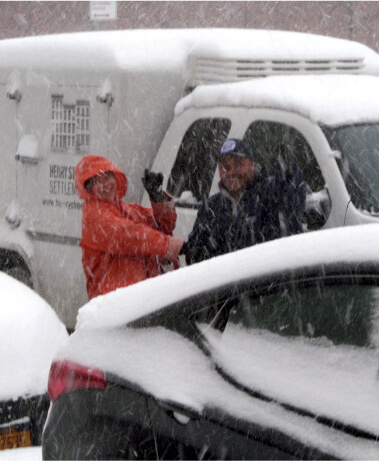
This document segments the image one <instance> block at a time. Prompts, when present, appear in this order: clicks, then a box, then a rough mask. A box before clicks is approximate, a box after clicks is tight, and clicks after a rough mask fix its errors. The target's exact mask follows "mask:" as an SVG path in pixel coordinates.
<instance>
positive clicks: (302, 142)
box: [244, 120, 331, 230]
mask: <svg viewBox="0 0 379 461" xmlns="http://www.w3.org/2000/svg"><path fill="white" fill-rule="evenodd" d="M244 139H245V141H246V142H248V143H249V144H250V145H251V147H252V149H253V152H254V158H255V161H256V163H258V164H260V165H261V167H262V171H263V174H264V175H269V176H271V175H275V173H277V171H278V168H279V164H278V155H279V153H280V154H281V156H282V157H283V159H284V160H285V161H286V162H290V161H291V160H292V161H293V160H295V161H296V163H297V164H298V165H299V167H300V168H301V169H302V170H303V174H304V179H305V181H306V183H307V186H308V193H307V205H306V212H305V216H304V227H305V228H306V229H309V230H314V229H320V228H321V227H322V226H323V225H324V224H325V222H326V220H327V219H328V217H329V214H330V209H331V204H330V198H329V194H328V191H327V189H326V186H325V180H324V177H323V175H322V172H321V169H320V167H319V165H318V163H317V160H316V157H315V156H314V154H313V152H312V149H311V147H310V145H309V144H308V142H307V141H306V139H305V138H304V136H303V135H302V134H301V133H300V132H299V131H297V130H296V129H295V128H293V127H290V126H288V125H285V124H282V123H277V122H269V121H262V120H259V121H256V122H254V123H252V124H251V125H250V126H249V128H248V130H247V131H246V133H245V137H244Z"/></svg>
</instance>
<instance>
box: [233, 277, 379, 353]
mask: <svg viewBox="0 0 379 461" xmlns="http://www.w3.org/2000/svg"><path fill="white" fill-rule="evenodd" d="M229 302H232V301H229ZM228 322H231V323H234V324H239V325H243V326H244V327H246V328H248V329H251V328H254V329H266V330H269V331H271V332H273V333H277V334H279V335H281V336H291V337H296V336H302V337H309V338H323V339H325V340H327V341H332V342H333V343H334V344H348V345H353V346H362V347H378V346H379V338H378V334H379V288H378V287H377V286H371V285H366V284H356V283H353V284H349V283H346V282H344V283H340V282H339V281H337V283H336V280H335V279H327V280H326V279H323V280H314V281H307V282H306V283H304V282H302V283H300V284H297V283H295V284H293V283H292V284H284V285H281V286H280V287H279V288H276V289H275V291H273V292H271V290H268V291H267V292H266V293H257V292H256V291H255V290H254V289H250V290H246V291H244V292H242V293H241V294H240V295H238V296H237V297H236V298H234V299H233V307H232V308H231V309H230V315H229V319H228Z"/></svg>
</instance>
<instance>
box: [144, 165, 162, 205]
mask: <svg viewBox="0 0 379 461" xmlns="http://www.w3.org/2000/svg"><path fill="white" fill-rule="evenodd" d="M141 180H142V183H143V186H144V188H145V190H146V192H147V193H148V194H149V197H150V200H151V201H152V202H163V201H165V200H166V197H165V195H164V194H163V191H162V183H163V174H162V173H154V172H152V171H149V170H148V169H146V170H145V176H144V177H143V178H141Z"/></svg>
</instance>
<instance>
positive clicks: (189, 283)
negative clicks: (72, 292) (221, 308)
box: [76, 224, 379, 329]
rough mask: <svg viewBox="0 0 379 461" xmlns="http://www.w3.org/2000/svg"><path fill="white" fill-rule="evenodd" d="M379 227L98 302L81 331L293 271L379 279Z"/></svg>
mask: <svg viewBox="0 0 379 461" xmlns="http://www.w3.org/2000/svg"><path fill="white" fill-rule="evenodd" d="M378 235H379V224H365V225H358V226H351V227H343V228H335V229H329V230H322V231H315V232H309V233H304V234H301V235H296V236H291V237H285V238H281V239H277V240H274V241H271V242H266V243H263V244H259V245H255V246H253V247H250V248H246V249H244V250H239V251H237V252H234V253H229V254H227V255H223V256H218V257H215V258H212V259H210V260H208V261H204V262H201V263H198V264H194V265H192V266H189V267H184V268H181V269H179V270H176V271H172V272H169V273H167V274H164V275H162V276H159V277H155V278H152V279H148V280H145V281H143V282H140V283H137V284H135V285H131V286H129V287H126V288H120V289H118V290H116V291H114V292H111V293H108V294H106V295H103V296H98V297H96V298H94V299H92V300H91V301H89V302H88V303H87V304H86V305H84V306H83V307H82V308H81V309H80V310H79V313H78V318H77V325H76V329H98V328H115V327H120V326H123V325H126V324H129V323H131V322H134V321H136V320H138V319H141V318H143V317H145V316H148V315H150V314H151V313H153V312H155V311H157V310H159V309H162V308H164V307H167V306H170V305H172V304H174V303H177V302H180V301H183V300H185V299H187V298H191V297H193V296H195V295H197V294H201V293H207V292H209V291H212V290H216V289H218V288H221V287H224V286H227V285H230V284H233V283H236V282H239V281H243V280H254V279H259V278H262V277H264V276H268V275H269V274H272V273H274V274H276V273H282V272H284V271H288V270H294V271H295V270H299V269H301V268H307V267H312V266H313V267H314V266H320V265H322V266H325V267H327V266H328V265H339V266H341V265H346V266H349V267H351V266H356V265H365V264H369V265H370V266H372V267H373V271H374V272H375V273H379V246H378V244H377V243H378Z"/></svg>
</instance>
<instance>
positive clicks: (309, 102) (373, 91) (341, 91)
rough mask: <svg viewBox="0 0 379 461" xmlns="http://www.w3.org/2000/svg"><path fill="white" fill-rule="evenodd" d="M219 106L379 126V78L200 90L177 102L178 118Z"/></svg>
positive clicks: (298, 79)
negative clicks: (270, 110)
mask: <svg viewBox="0 0 379 461" xmlns="http://www.w3.org/2000/svg"><path fill="white" fill-rule="evenodd" d="M216 106H218V107H220V106H229V107H244V108H270V109H281V110H286V111H292V112H296V113H298V114H301V115H304V116H305V117H308V118H309V119H310V120H312V121H313V122H315V123H319V124H325V125H340V124H350V123H354V122H358V121H359V122H360V123H363V122H370V121H376V122H379V77H375V76H370V75H365V76H363V75H359V76H358V75H291V76H270V77H266V78H256V79H253V80H248V81H245V82H238V83H228V84H223V85H209V86H201V87H198V88H196V89H195V90H194V91H193V92H192V93H191V94H189V95H188V96H186V97H185V98H183V99H181V100H180V101H179V102H178V104H177V105H176V108H175V114H176V115H180V114H181V113H182V112H184V111H185V110H186V109H189V108H192V107H196V108H208V107H216ZM336 108H338V110H336Z"/></svg>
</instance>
